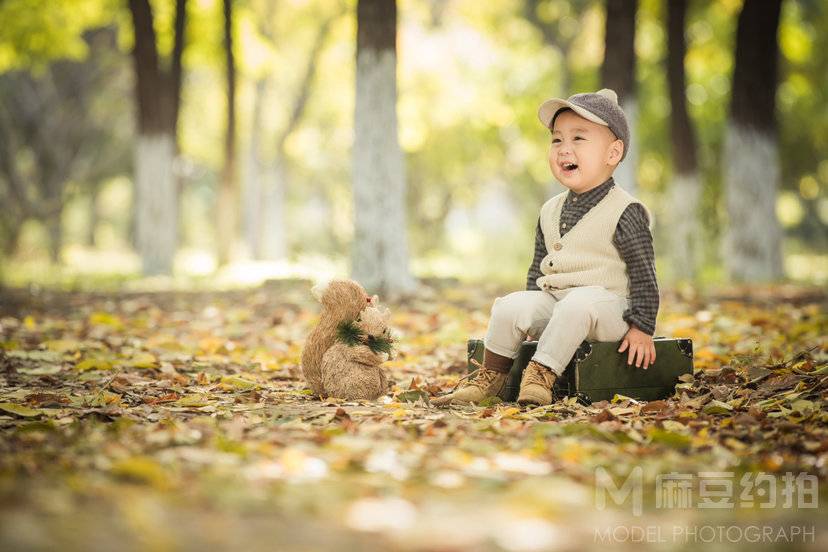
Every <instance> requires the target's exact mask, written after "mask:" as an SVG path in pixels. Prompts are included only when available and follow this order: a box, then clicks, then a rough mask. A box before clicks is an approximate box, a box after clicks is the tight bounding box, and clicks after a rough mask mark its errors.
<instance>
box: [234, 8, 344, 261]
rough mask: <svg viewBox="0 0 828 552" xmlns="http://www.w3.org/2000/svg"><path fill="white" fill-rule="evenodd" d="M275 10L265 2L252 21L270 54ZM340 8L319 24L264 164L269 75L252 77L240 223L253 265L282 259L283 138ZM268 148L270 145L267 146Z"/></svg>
mask: <svg viewBox="0 0 828 552" xmlns="http://www.w3.org/2000/svg"><path fill="white" fill-rule="evenodd" d="M275 5H276V4H275V3H274V2H272V1H269V0H268V1H266V2H264V6H263V10H262V12H261V15H260V17H258V18H257V21H256V28H257V30H258V32H259V34H260V35H261V36H262V38H263V39H264V41H265V42H266V43H267V44H268V45H269V46H270V47H271V48H273V49H276V48H277V44H276V37H275V31H274V29H273V20H274V11H275ZM344 8H345V6H344V4H343V5H341V6H340V8H339V9H338V10H336V11H335V12H333V14H332V15H330V16H325V15H323V17H324V19H323V20H322V23H321V25H320V27H319V31H318V32H317V34H316V36H315V38H314V41H313V44H312V46H311V49H310V52H309V53H308V56H307V60H306V62H305V65H304V68H303V70H302V72H301V77H300V79H299V83H298V85H297V86H296V89H295V91H293V98H292V99H291V101H289V102H287V101H285V102H282V104H283V105H285V106H287V112H288V118H287V122H286V123H285V124H284V126H283V127H282V128H281V129H279V131H278V132H277V133H276V136H275V139H274V140H273V142H272V143H273V150H272V151H273V152H274V157H273V158H272V159H271V160H268V161H266V160H265V159H264V158H263V156H262V147H263V146H262V142H263V136H262V135H263V133H264V129H263V124H264V115H263V108H264V103H265V102H266V101H267V93H268V87H269V83H270V81H271V78H272V71H271V70H270V69H269V70H267V71H265V72H263V73H262V74H260V75H259V76H257V77H256V80H255V82H254V84H253V89H254V91H253V109H252V112H251V123H250V144H249V153H248V156H247V170H246V171H245V186H244V197H245V201H244V213H245V215H244V217H243V220H244V234H245V241H246V242H247V245H248V248H249V249H250V251H251V253H252V256H253V258H254V259H260V260H261V259H268V260H278V259H282V258H284V257H285V256H286V254H287V232H286V229H285V192H286V188H287V185H288V182H289V181H290V176H289V163H288V159H287V152H286V150H285V144H286V142H287V139H288V137H290V135H291V134H292V133H293V132H294V131H295V130H296V129H297V128H298V127H299V125H300V124H301V122H302V118H303V116H304V114H305V111H306V108H307V104H308V100H309V98H310V95H311V92H312V88H313V81H314V78H315V76H316V73H317V70H318V61H319V57H320V56H321V54H322V51H323V49H324V47H325V44H326V42H327V39H328V36H329V34H330V30H331V27H332V24H333V22H334V21H335V20H336V19H338V18H339V17H340V16H341V15H342V14H343V13H344ZM268 142H269V143H270V140H268ZM268 149H269V148H268Z"/></svg>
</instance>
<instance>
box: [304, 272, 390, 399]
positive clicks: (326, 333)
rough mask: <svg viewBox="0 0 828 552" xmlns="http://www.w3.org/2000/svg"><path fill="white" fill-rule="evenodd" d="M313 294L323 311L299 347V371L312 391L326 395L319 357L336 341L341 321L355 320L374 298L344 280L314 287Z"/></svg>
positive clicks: (351, 281)
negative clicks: (300, 358)
mask: <svg viewBox="0 0 828 552" xmlns="http://www.w3.org/2000/svg"><path fill="white" fill-rule="evenodd" d="M312 293H313V295H314V297H316V299H317V300H318V301H319V302H320V303H321V304H322V311H321V313H320V315H319V323H318V324H317V325H316V327H315V328H314V329H313V331H311V333H310V334H309V335H308V338H307V340H306V341H305V346H304V348H303V349H302V373H303V374H304V376H305V380H306V381H307V382H308V385H310V388H311V389H312V390H313V392H314V393H315V394H317V395H320V396H322V395H325V388H324V386H323V385H322V372H321V365H322V356H323V355H324V354H325V351H327V350H328V349H330V347H331V345H333V344H334V341H336V336H337V331H338V328H339V326H340V324H342V323H343V322H352V321H354V320H356V318H357V317H358V316H359V313H360V312H362V310H363V309H365V308H366V307H367V306H369V305H370V304H371V302H372V301H375V300H376V296H374V297H371V296H369V295H368V293H367V292H366V291H365V289H364V288H363V287H362V286H361V285H359V284H358V283H357V282H355V281H353V280H344V279H343V280H332V281H331V282H329V283H328V284H327V285H321V286H316V287H314V288H313V290H312Z"/></svg>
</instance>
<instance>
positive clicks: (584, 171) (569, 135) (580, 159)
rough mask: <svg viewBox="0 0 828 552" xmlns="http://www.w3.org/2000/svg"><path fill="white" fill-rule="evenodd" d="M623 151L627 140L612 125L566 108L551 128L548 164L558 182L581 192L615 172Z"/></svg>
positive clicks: (596, 184)
mask: <svg viewBox="0 0 828 552" xmlns="http://www.w3.org/2000/svg"><path fill="white" fill-rule="evenodd" d="M623 152H624V143H623V142H622V141H621V140H619V139H617V138H615V135H614V134H613V133H612V131H611V130H610V129H609V127H606V126H604V125H599V124H598V123H593V122H592V121H588V120H587V119H584V118H583V117H581V116H580V115H578V114H577V113H575V112H574V111H565V112H563V113H561V114H560V115H558V117H557V118H556V119H555V125H554V127H553V128H552V144H551V147H550V148H549V168H550V169H552V174H553V175H555V178H556V179H557V180H558V182H560V183H561V184H563V185H564V186H566V187H567V188H569V189H570V190H572V191H573V192H575V193H577V194H580V193H583V192H586V191H588V190H591V189H592V188H594V187H596V186H598V185H599V184H602V183H604V182H605V181H606V180H607V179H608V178H609V177H610V176H612V173H613V171H614V170H615V167H616V166H617V165H618V163H619V162H620V160H621V155H622V154H623Z"/></svg>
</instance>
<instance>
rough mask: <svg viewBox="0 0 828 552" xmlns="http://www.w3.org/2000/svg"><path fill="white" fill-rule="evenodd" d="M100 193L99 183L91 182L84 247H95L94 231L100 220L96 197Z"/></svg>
mask: <svg viewBox="0 0 828 552" xmlns="http://www.w3.org/2000/svg"><path fill="white" fill-rule="evenodd" d="M100 191H101V183H100V182H93V183H92V184H91V185H90V189H89V215H88V221H87V227H86V240H85V241H86V245H87V246H89V247H95V245H96V239H95V230H97V228H98V221H99V220H100V212H99V211H98V195H99V194H100Z"/></svg>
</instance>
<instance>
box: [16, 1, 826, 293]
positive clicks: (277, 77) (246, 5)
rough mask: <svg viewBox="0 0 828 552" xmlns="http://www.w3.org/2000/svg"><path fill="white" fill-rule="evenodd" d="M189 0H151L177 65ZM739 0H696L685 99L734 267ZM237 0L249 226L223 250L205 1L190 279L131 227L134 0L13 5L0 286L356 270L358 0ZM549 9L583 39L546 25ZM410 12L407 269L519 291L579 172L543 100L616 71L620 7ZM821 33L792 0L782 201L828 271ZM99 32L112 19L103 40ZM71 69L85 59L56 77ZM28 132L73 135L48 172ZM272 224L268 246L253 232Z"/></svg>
mask: <svg viewBox="0 0 828 552" xmlns="http://www.w3.org/2000/svg"><path fill="white" fill-rule="evenodd" d="M174 4H175V2H172V1H153V2H151V5H152V8H153V12H154V17H155V30H156V32H157V43H158V48H159V52H160V55H161V63H162V65H163V64H165V63H166V64H168V63H169V61H168V58H169V57H170V54H171V51H172V49H173V43H174V39H173V36H174V35H173V22H174V15H175V9H174V8H175V6H174ZM527 5H529V11H528V12H527ZM665 5H666V3H665V2H662V1H656V0H642V1H641V2H639V5H638V12H637V16H636V36H635V53H636V63H637V69H636V75H635V76H636V83H637V87H638V90H637V96H638V106H639V113H638V119H637V126H636V130H637V135H636V136H634V137H633V139H634V140H637V141H638V146H639V151H638V163H637V167H636V168H635V170H636V175H637V185H638V189H637V194H638V196H639V197H640V199H642V200H643V201H644V202H645V203H646V204H647V205H649V206H650V207H651V209H652V210H653V212H654V213H655V239H656V255H657V259H658V261H657V269H658V274H659V278H660V280H661V281H663V282H665V283H675V282H676V281H677V280H679V279H681V278H682V276H683V275H682V274H677V273H676V271H675V270H673V268H672V267H673V265H672V263H671V261H670V259H671V254H672V251H671V250H672V248H674V245H673V244H672V243H671V242H670V240H669V234H670V231H671V226H672V220H671V205H670V201H669V198H670V195H669V192H670V185H671V179H672V177H673V172H674V169H673V161H672V153H671V143H670V129H669V124H670V122H669V121H670V115H671V107H670V102H669V96H668V89H667V81H666V76H665V71H666V70H665V57H666V53H667V31H666V27H665V18H666V7H665ZM741 6H742V2H740V1H739V0H715V1H704V2H702V1H696V2H690V6H689V11H688V13H687V21H686V33H685V35H686V40H687V55H686V58H685V70H686V80H687V86H686V99H687V106H688V110H689V115H690V118H691V122H692V124H693V125H694V129H695V132H696V134H697V144H698V163H699V172H700V175H701V179H702V185H703V192H702V200H701V214H700V220H702V221H703V225H702V230H701V232H703V234H704V239H703V243H704V244H705V248H704V251H703V252H702V253H703V254H702V259H701V261H700V263H701V264H700V267H699V272H698V274H697V275H696V276H695V277H694V280H695V282H696V283H698V284H716V283H723V282H727V281H728V275H727V273H726V271H725V270H724V268H723V263H722V259H721V241H722V238H723V233H724V232H725V229H726V226H727V223H728V220H727V219H728V215H727V211H726V209H725V207H724V201H723V186H724V180H723V179H724V171H725V167H726V165H727V163H728V162H729V160H728V159H727V158H725V155H724V153H723V152H724V136H725V130H726V121H727V115H728V107H729V101H730V91H731V78H732V75H733V69H734V43H735V37H736V26H737V20H738V15H739V12H740V9H741ZM234 10H235V11H234V33H235V43H234V57H235V62H236V69H237V75H236V78H237V94H238V97H237V136H238V145H237V153H236V157H237V161H236V163H237V168H238V193H239V195H238V200H239V201H238V212H239V224H238V228H237V231H236V233H235V236H234V237H233V240H232V248H231V251H230V256H229V259H228V262H226V263H223V264H221V263H219V262H218V256H217V249H216V242H217V227H216V224H215V221H216V216H217V215H216V204H217V191H218V189H219V183H220V181H221V174H222V170H223V165H224V153H223V152H224V150H223V147H224V145H223V144H224V139H225V137H224V134H225V119H226V115H225V113H226V109H227V100H226V84H225V71H226V69H225V49H224V45H223V42H222V39H223V27H224V18H223V14H222V2H220V1H218V0H193V1H192V2H190V3H189V4H188V22H187V23H188V25H187V30H186V40H185V47H184V52H183V81H182V86H181V103H180V106H181V107H180V109H181V111H180V120H179V127H178V138H179V153H178V156H177V159H176V162H175V172H176V175H177V178H178V181H179V186H180V205H179V210H178V213H179V222H178V226H179V242H178V246H177V253H176V255H175V262H174V272H173V275H172V277H170V276H163V275H162V276H155V277H153V278H147V277H144V276H143V275H142V271H141V267H142V264H141V258H140V256H139V254H138V253H137V252H136V249H135V247H134V236H133V232H134V225H133V223H132V221H133V215H134V211H133V149H132V148H133V145H134V140H135V136H136V107H135V93H134V87H135V84H134V80H135V76H134V70H133V63H132V57H131V55H130V52H131V49H132V46H133V42H134V37H133V34H134V33H133V27H132V20H131V19H130V13H129V9H128V6H127V2H125V1H124V2H120V1H115V0H5V1H4V2H0V106H2V110H3V114H4V121H5V122H6V124H4V125H3V126H2V127H0V141H2V142H4V143H5V147H6V149H7V152H9V157H10V162H11V163H13V164H14V165H15V166H16V167H17V169H16V172H17V174H18V176H20V175H22V185H23V186H24V188H25V189H26V193H27V194H28V198H27V200H26V201H25V202H21V201H20V200H19V198H16V197H15V194H14V193H13V192H12V191H11V187H10V182H9V179H10V173H9V170H8V168H7V167H4V168H3V169H2V170H0V200H1V201H2V210H3V224H2V225H0V245H2V256H0V278H2V282H3V283H5V284H6V285H12V286H19V285H27V284H38V285H59V286H63V287H70V288H91V287H101V286H104V287H107V286H121V285H125V286H137V287H144V286H152V285H156V284H158V285H163V286H168V285H173V286H178V285H181V286H193V285H204V286H220V287H225V286H237V285H245V284H256V283H258V282H261V281H264V280H266V279H270V278H279V277H311V278H317V277H323V276H331V275H346V274H349V272H350V266H349V265H350V250H351V246H352V242H353V238H354V232H353V203H352V186H353V182H352V171H351V167H352V145H353V141H354V101H355V75H356V67H355V60H356V25H357V21H356V2H355V1H351V0H348V1H345V2H338V1H328V0H325V1H321V0H281V1H270V0H245V1H239V2H236V3H235V4H234ZM545 25H546V26H549V27H552V28H554V29H555V32H556V33H557V36H558V39H559V44H560V45H565V47H562V46H560V45H559V46H557V47H556V46H555V45H553V44H551V43H550V41H549V40H548V39H547V38H546V37H545V34H544V32H543V27H544V26H545ZM397 28H398V35H397V54H398V67H397V78H398V104H397V113H398V117H399V131H398V138H399V144H400V147H401V148H402V150H403V152H404V155H405V169H406V172H405V175H406V186H407V193H406V207H407V214H408V221H407V231H408V240H409V244H410V256H411V269H412V271H413V273H414V275H415V276H417V277H419V278H429V277H456V278H459V279H461V280H483V279H487V280H492V279H494V280H496V281H498V282H500V283H503V284H508V285H510V286H513V287H520V286H522V285H523V283H524V281H525V275H526V269H527V268H528V265H529V263H530V261H531V257H532V254H533V237H534V230H535V224H536V220H537V213H538V209H539V207H540V205H541V204H542V203H543V201H545V199H546V198H549V197H551V195H553V194H554V193H557V192H558V191H560V190H562V189H563V188H561V187H560V185H558V184H557V183H555V182H554V181H553V179H552V176H551V174H550V171H549V169H548V166H547V162H546V148H547V145H548V134H547V132H546V131H545V129H544V128H543V127H542V126H541V125H540V124H539V123H538V121H537V118H536V112H537V107H538V105H539V104H540V103H541V102H542V101H543V100H544V99H547V98H549V97H555V96H564V97H566V96H568V95H570V94H572V93H576V92H581V91H594V90H597V89H598V88H600V87H602V82H601V65H602V63H603V61H604V50H605V47H604V28H605V4H604V2H603V1H587V0H579V1H575V0H573V1H571V2H553V1H546V2H544V1H538V2H526V1H523V0H502V1H497V2H480V1H477V0H400V1H399V2H398V27H397ZM826 31H828V9H826V5H825V3H824V2H821V1H816V0H785V1H784V2H783V4H782V14H781V20H780V26H779V34H778V44H779V50H780V58H779V79H778V80H779V82H778V87H777V91H776V105H777V121H778V129H779V156H780V163H781V177H780V180H779V182H778V197H777V198H776V215H777V218H778V222H779V224H780V225H781V228H782V230H783V232H784V238H783V243H782V251H783V262H784V274H785V278H787V279H790V280H795V281H804V282H809V283H815V284H822V283H825V282H826V281H828V232H826V228H827V227H828V196H827V195H826V193H825V192H826V189H828V107H826V106H827V105H828V104H826V101H825V100H826V88H827V87H826V84H828V82H826V77H825V75H827V74H828V54H826V52H828V32H826ZM93 32H94V33H103V37H104V39H102V40H99V41H96V42H94V43H92V42H90V37H91V36H92V33H93ZM107 37H111V40H108V38H107ZM61 74H72V75H77V76H78V78H77V79H76V80H75V81H73V82H69V83H67V82H63V83H62V84H60V83H59V85H56V84H55V82H59V79H57V77H56V76H55V75H61ZM64 80H65V79H64ZM771 85H772V84H771ZM27 110H28V111H27ZM21 113H22V115H21ZM24 116H25V119H21V117H24ZM21 120H25V121H26V124H28V125H30V126H31V128H27V127H26V126H25V125H23V124H22V123H19V121H21ZM32 133H34V135H39V136H40V138H39V140H41V141H43V142H44V143H52V145H55V144H56V145H57V146H60V147H58V148H55V151H56V152H58V154H59V155H63V156H64V158H58V160H57V161H56V167H57V169H56V170H57V172H59V174H58V175H56V176H55V177H54V178H51V180H50V179H49V178H47V176H46V175H45V173H44V171H43V169H42V167H37V166H35V165H36V164H37V163H38V159H43V157H42V156H40V155H39V153H38V152H37V151H36V150H37V148H43V147H46V146H45V145H43V144H41V143H40V142H38V141H35V140H33V139H32V138H31V137H32V136H33V134H32ZM44 133H45V136H44ZM62 140H64V141H68V143H61V141H62ZM58 154H56V156H57V155H58ZM67 156H68V157H67ZM67 159H68V160H67ZM254 166H257V167H258V169H255V168H253V167H254ZM254 170H259V171H262V173H263V174H265V177H264V179H263V182H264V186H265V187H267V186H275V184H274V183H275V182H277V181H278V183H279V184H278V190H276V189H275V188H274V192H273V193H278V194H283V199H284V209H283V211H282V212H283V217H282V219H281V220H271V221H269V223H268V224H267V225H265V226H264V230H263V231H262V232H263V233H264V235H261V234H260V235H258V236H253V235H252V232H253V231H251V230H250V228H249V224H248V222H249V219H250V216H251V215H250V210H251V209H253V208H255V205H256V203H257V202H256V200H255V199H254V198H253V197H252V196H251V194H250V182H251V174H252V171H254ZM44 190H51V192H48V193H47V192H46V191H44ZM47 197H48V198H49V199H46V198H47ZM745 201H751V199H750V198H746V199H745ZM25 203H30V204H32V205H34V206H35V208H33V209H29V208H27V207H25V205H24V204H25ZM55 221H57V223H56V222H55ZM282 238H283V239H282ZM55 240H57V246H55ZM255 240H261V241H263V242H267V243H269V245H265V246H264V247H261V246H260V247H259V251H256V246H255V244H254V243H253V242H255ZM50 252H51V254H50Z"/></svg>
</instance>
